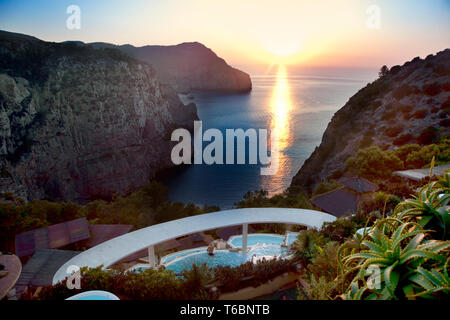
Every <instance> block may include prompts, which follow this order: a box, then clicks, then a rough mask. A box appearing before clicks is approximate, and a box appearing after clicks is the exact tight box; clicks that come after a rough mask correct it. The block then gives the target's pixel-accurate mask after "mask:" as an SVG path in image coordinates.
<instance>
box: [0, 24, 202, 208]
mask: <svg viewBox="0 0 450 320" xmlns="http://www.w3.org/2000/svg"><path fill="white" fill-rule="evenodd" d="M196 119H198V117H197V112H196V108H195V105H193V104H191V105H189V106H185V105H183V104H182V103H181V101H180V100H179V99H178V96H177V94H176V92H175V91H174V90H173V89H172V88H171V87H169V86H163V85H161V84H160V83H159V81H158V79H157V77H156V74H155V72H154V70H153V69H152V68H151V67H150V66H149V65H148V64H146V63H143V62H139V61H137V60H134V59H132V58H130V57H128V56H125V55H123V54H122V53H120V52H119V51H117V50H111V49H106V50H95V49H93V48H90V47H88V46H79V45H76V44H73V43H72V44H67V43H66V44H56V43H48V42H44V41H40V40H38V39H36V38H32V37H26V36H23V35H17V34H11V33H7V32H0V168H1V169H0V192H7V191H10V192H14V193H16V194H18V195H20V196H22V197H24V198H26V199H42V198H50V199H56V200H60V199H65V200H75V201H84V200H87V199H89V198H91V197H97V196H107V195H111V194H112V193H114V192H118V193H124V192H127V191H130V190H132V189H134V188H136V187H139V186H141V185H143V184H145V183H147V182H148V178H149V177H150V176H151V175H153V174H154V173H156V171H158V170H160V169H162V168H165V167H168V166H171V165H172V163H171V161H170V150H171V143H170V141H169V140H170V132H171V131H172V130H173V129H174V128H176V127H186V128H190V126H192V125H193V121H194V120H196Z"/></svg>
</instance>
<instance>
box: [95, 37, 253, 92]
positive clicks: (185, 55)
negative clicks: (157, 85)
mask: <svg viewBox="0 0 450 320" xmlns="http://www.w3.org/2000/svg"><path fill="white" fill-rule="evenodd" d="M90 45H91V46H93V47H95V48H118V49H119V50H121V51H122V52H124V53H126V54H127V55H129V56H131V57H133V58H136V59H139V60H142V61H145V62H147V63H149V64H151V65H152V66H153V67H154V68H155V70H156V73H157V74H158V77H159V78H160V79H161V82H163V83H167V84H170V85H171V86H173V87H174V88H175V89H176V90H177V91H178V92H188V91H193V90H201V91H224V92H236V93H238V92H248V91H250V90H251V89H252V82H251V80H250V76H249V75H248V74H246V73H245V72H242V71H240V70H237V69H235V68H233V67H231V66H229V65H228V64H227V63H226V62H225V60H223V59H222V58H220V57H218V56H217V55H216V54H215V53H214V52H213V51H212V50H211V49H209V48H207V47H205V46H204V45H203V44H201V43H198V42H189V43H182V44H179V45H175V46H144V47H134V46H131V45H123V46H114V45H112V44H108V43H92V44H90Z"/></svg>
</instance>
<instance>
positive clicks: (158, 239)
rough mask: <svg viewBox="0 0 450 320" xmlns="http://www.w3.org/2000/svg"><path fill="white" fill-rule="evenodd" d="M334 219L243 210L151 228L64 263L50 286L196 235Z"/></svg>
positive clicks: (282, 211) (309, 212)
mask: <svg viewBox="0 0 450 320" xmlns="http://www.w3.org/2000/svg"><path fill="white" fill-rule="evenodd" d="M334 220H336V217H335V216H332V215H330V214H327V213H323V212H320V211H315V210H307V209H287V208H244V209H234V210H224V211H217V212H213V213H207V214H202V215H197V216H192V217H187V218H183V219H178V220H172V221H169V222H165V223H161V224H157V225H153V226H150V227H147V228H142V229H139V230H136V231H134V232H130V233H127V234H124V235H122V236H120V237H117V238H114V239H111V240H109V241H105V242H103V243H101V244H99V245H98V246H95V247H93V248H90V249H89V250H86V251H84V252H82V253H80V254H79V255H77V256H75V257H73V258H72V259H70V260H69V261H67V262H66V263H65V264H64V265H63V266H61V268H59V270H58V271H57V272H56V274H55V275H54V277H53V284H56V283H58V282H59V281H62V280H64V279H65V278H66V277H67V276H69V274H68V273H67V267H69V266H71V265H75V266H78V267H80V268H81V267H91V268H94V267H98V266H100V265H103V267H104V268H107V267H109V266H110V265H112V264H114V263H116V262H118V261H120V260H121V259H123V258H125V257H127V256H129V255H131V254H133V253H135V252H137V251H140V250H142V249H145V248H148V247H150V246H153V245H156V244H159V243H162V242H164V241H167V240H171V239H175V238H178V237H181V236H184V235H188V234H191V233H195V232H200V231H205V230H211V229H217V228H222V227H229V226H235V225H242V224H255V223H286V224H298V225H304V226H307V227H310V228H320V227H321V226H322V224H323V223H324V222H332V221H334Z"/></svg>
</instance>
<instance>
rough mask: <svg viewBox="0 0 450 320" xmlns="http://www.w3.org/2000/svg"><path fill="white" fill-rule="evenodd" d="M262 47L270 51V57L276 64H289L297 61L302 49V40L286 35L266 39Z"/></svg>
mask: <svg viewBox="0 0 450 320" xmlns="http://www.w3.org/2000/svg"><path fill="white" fill-rule="evenodd" d="M262 47H263V48H264V50H265V51H266V52H268V54H269V56H268V59H269V60H270V62H271V63H274V64H289V63H291V62H292V61H296V59H297V58H298V56H299V53H300V51H301V45H300V42H298V41H295V40H294V39H292V38H290V39H288V38H286V37H285V36H280V37H275V36H274V37H271V38H270V40H269V39H265V41H264V42H263V43H262Z"/></svg>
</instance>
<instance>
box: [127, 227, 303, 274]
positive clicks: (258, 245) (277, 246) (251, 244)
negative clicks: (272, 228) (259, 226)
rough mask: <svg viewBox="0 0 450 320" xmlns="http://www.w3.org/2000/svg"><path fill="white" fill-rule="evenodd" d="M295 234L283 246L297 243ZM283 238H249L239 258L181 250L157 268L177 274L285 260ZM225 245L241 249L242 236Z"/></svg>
mask: <svg viewBox="0 0 450 320" xmlns="http://www.w3.org/2000/svg"><path fill="white" fill-rule="evenodd" d="M297 235H298V233H295V232H288V233H287V234H286V236H287V244H288V245H290V244H292V243H293V242H294V241H295V240H296V239H297ZM284 239H285V236H284V235H278V234H262V233H261V234H260V233H254V234H249V235H248V238H247V243H248V248H249V251H248V252H247V253H246V254H243V253H242V252H241V251H239V252H232V251H229V250H216V252H215V254H214V255H212V256H211V255H209V254H208V253H207V252H206V247H202V248H195V249H189V250H183V251H179V252H175V253H172V254H169V255H166V256H164V257H162V258H161V264H163V265H164V266H165V267H166V269H168V270H172V271H173V272H175V273H181V272H182V271H183V270H189V269H192V265H193V264H196V265H203V264H206V265H207V266H209V267H211V268H213V267H216V266H230V267H237V266H239V265H241V264H242V263H244V262H247V261H252V260H253V257H256V258H258V257H264V256H271V257H281V258H283V257H287V256H288V255H289V250H288V249H287V248H285V247H283V246H281V245H282V244H283V242H284ZM228 243H229V244H231V245H232V246H234V247H242V235H240V236H233V237H231V238H230V239H229V240H228ZM147 268H149V267H148V265H145V264H139V265H135V266H134V267H133V268H132V270H135V271H137V272H140V271H142V270H145V269H147Z"/></svg>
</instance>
